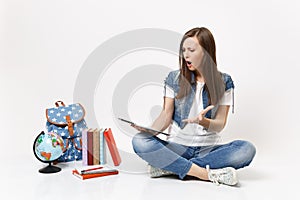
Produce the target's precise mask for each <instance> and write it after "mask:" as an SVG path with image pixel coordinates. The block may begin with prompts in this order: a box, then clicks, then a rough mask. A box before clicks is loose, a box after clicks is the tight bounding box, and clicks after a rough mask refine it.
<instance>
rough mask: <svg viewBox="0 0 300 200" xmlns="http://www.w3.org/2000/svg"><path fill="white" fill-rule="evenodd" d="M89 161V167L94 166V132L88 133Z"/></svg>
mask: <svg viewBox="0 0 300 200" xmlns="http://www.w3.org/2000/svg"><path fill="white" fill-rule="evenodd" d="M87 147H88V148H87V150H88V151H87V161H88V163H87V164H88V165H93V131H91V130H89V131H88V132H87Z"/></svg>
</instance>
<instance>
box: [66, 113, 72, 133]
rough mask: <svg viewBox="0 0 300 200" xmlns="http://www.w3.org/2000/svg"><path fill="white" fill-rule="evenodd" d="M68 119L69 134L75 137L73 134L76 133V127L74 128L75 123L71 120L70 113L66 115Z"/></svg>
mask: <svg viewBox="0 0 300 200" xmlns="http://www.w3.org/2000/svg"><path fill="white" fill-rule="evenodd" d="M66 120H67V123H68V131H69V135H70V136H71V137H73V135H74V129H73V123H72V121H71V117H70V115H67V116H66Z"/></svg>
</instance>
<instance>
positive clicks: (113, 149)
mask: <svg viewBox="0 0 300 200" xmlns="http://www.w3.org/2000/svg"><path fill="white" fill-rule="evenodd" d="M103 135H104V138H105V141H106V144H107V146H108V149H109V151H110V155H111V157H112V160H113V162H114V165H115V166H118V165H120V163H121V156H120V154H119V150H118V148H117V145H116V142H115V139H114V136H113V134H112V131H111V129H110V128H109V129H106V130H105V131H104V133H103Z"/></svg>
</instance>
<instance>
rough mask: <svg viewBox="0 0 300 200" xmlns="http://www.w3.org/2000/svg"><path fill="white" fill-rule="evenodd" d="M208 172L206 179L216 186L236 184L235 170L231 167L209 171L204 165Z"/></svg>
mask: <svg viewBox="0 0 300 200" xmlns="http://www.w3.org/2000/svg"><path fill="white" fill-rule="evenodd" d="M206 169H207V172H208V178H209V180H210V181H212V182H213V183H216V184H217V185H219V184H220V183H221V184H225V185H236V184H237V183H238V179H237V174H236V170H235V169H234V168H233V167H225V168H221V169H209V166H208V165H206Z"/></svg>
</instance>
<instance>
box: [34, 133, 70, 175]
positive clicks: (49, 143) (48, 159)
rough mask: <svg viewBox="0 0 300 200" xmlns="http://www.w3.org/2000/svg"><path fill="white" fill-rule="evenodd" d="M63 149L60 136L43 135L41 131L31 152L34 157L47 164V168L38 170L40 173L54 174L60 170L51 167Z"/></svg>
mask: <svg viewBox="0 0 300 200" xmlns="http://www.w3.org/2000/svg"><path fill="white" fill-rule="evenodd" d="M63 149H64V141H63V139H62V137H61V136H59V135H57V134H56V133H53V132H48V133H45V132H44V131H42V132H41V133H40V134H39V135H38V136H37V137H36V138H35V140H34V143H33V152H34V155H35V157H36V158H37V159H38V160H39V161H41V162H43V163H48V164H49V165H48V166H47V167H44V168H42V169H40V170H39V172H41V173H55V172H59V171H60V170H61V169H60V168H59V167H56V166H53V165H51V163H52V162H54V161H55V160H57V159H58V158H59V157H60V156H61V155H62V154H63Z"/></svg>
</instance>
